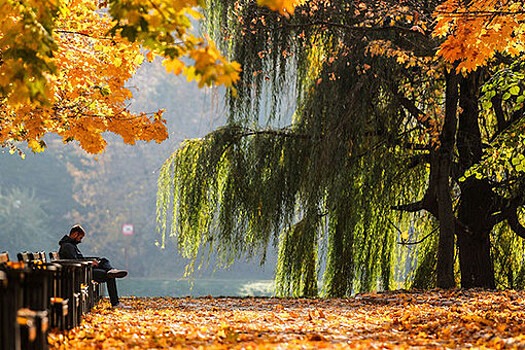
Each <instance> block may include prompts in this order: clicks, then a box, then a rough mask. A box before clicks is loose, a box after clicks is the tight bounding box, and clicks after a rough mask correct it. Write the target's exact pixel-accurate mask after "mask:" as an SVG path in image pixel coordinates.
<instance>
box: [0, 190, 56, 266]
mask: <svg viewBox="0 0 525 350" xmlns="http://www.w3.org/2000/svg"><path fill="white" fill-rule="evenodd" d="M46 205H47V203H46V201H44V200H41V199H39V198H37V197H36V196H35V191H34V190H32V189H28V188H25V189H22V188H20V187H11V188H5V187H2V188H0V232H1V233H2V234H1V235H0V251H4V250H5V251H8V252H9V253H10V254H11V257H12V258H13V259H15V260H16V254H17V253H18V252H20V251H25V250H28V251H40V250H46V249H50V248H51V247H53V246H54V245H55V244H56V242H55V241H56V237H55V236H54V235H53V233H52V232H49V231H48V230H47V227H49V219H50V218H49V214H48V213H47V212H46Z"/></svg>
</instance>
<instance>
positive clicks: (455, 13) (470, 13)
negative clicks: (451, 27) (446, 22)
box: [436, 10, 525, 18]
mask: <svg viewBox="0 0 525 350" xmlns="http://www.w3.org/2000/svg"><path fill="white" fill-rule="evenodd" d="M436 13H437V14H438V15H445V17H453V18H457V17H491V16H515V15H523V14H525V10H520V11H503V10H475V11H470V10H466V11H440V10H437V11H436Z"/></svg>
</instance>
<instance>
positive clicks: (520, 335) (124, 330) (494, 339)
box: [49, 290, 525, 349]
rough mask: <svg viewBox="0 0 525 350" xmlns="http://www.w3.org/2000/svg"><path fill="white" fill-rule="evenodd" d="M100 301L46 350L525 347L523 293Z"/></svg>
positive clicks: (55, 337)
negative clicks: (117, 305) (116, 305)
mask: <svg viewBox="0 0 525 350" xmlns="http://www.w3.org/2000/svg"><path fill="white" fill-rule="evenodd" d="M123 302H125V303H126V304H128V305H130V306H132V308H131V309H129V310H122V309H117V310H113V309H111V308H109V304H108V302H107V301H106V300H104V301H103V302H101V303H100V304H99V305H98V306H97V307H96V308H95V309H94V310H93V311H92V312H91V313H89V314H87V315H86V316H85V317H84V320H83V322H82V325H81V326H80V327H78V328H76V329H73V330H71V331H69V332H68V333H59V332H51V333H50V335H49V343H50V349H171V348H173V349H177V348H182V349H192V348H193V349H197V348H205V349H275V348H277V349H319V348H336V349H340V348H342V349H347V348H348V349H404V348H411V349H423V348H424V349H427V348H451V349H454V348H466V347H473V348H495V349H501V348H505V349H512V348H521V349H524V348H525V292H521V291H520V292H517V291H502V292H488V291H463V290H454V291H440V290H435V291H430V292H388V293H378V294H360V295H357V296H355V297H353V298H348V299H279V298H212V297H207V298H126V299H123Z"/></svg>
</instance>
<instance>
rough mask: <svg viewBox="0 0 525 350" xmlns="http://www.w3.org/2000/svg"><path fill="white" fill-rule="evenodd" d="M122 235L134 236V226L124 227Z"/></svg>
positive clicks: (127, 225)
mask: <svg viewBox="0 0 525 350" xmlns="http://www.w3.org/2000/svg"><path fill="white" fill-rule="evenodd" d="M122 234H123V235H124V236H133V225H132V224H124V225H122Z"/></svg>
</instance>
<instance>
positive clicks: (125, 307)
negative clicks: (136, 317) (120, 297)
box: [112, 303, 131, 310]
mask: <svg viewBox="0 0 525 350" xmlns="http://www.w3.org/2000/svg"><path fill="white" fill-rule="evenodd" d="M112 308H113V309H125V310H128V309H131V306H129V305H126V304H122V303H118V304H117V305H113V306H112Z"/></svg>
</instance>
